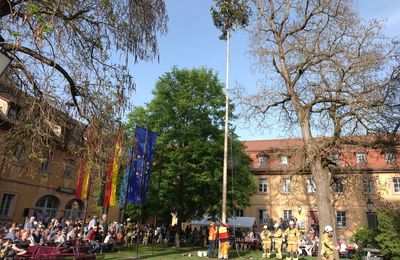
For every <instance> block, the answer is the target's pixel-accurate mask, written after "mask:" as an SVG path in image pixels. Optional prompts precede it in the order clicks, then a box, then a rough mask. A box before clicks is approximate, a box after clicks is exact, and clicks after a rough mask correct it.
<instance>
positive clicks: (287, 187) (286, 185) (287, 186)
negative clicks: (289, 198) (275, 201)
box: [282, 178, 292, 194]
mask: <svg viewBox="0 0 400 260" xmlns="http://www.w3.org/2000/svg"><path fill="white" fill-rule="evenodd" d="M291 191H292V187H291V183H290V179H289V178H284V179H282V193H283V194H289V193H290V192H291Z"/></svg>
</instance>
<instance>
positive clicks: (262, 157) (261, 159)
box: [257, 152, 268, 166]
mask: <svg viewBox="0 0 400 260" xmlns="http://www.w3.org/2000/svg"><path fill="white" fill-rule="evenodd" d="M257 158H258V166H265V165H266V164H267V158H268V155H267V154H266V153H265V152H261V153H259V154H258V155H257Z"/></svg>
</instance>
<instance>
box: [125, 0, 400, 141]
mask: <svg viewBox="0 0 400 260" xmlns="http://www.w3.org/2000/svg"><path fill="white" fill-rule="evenodd" d="M166 4H167V12H168V16H169V22H168V33H167V34H166V35H164V36H162V37H161V38H160V39H159V51H160V60H159V62H157V61H152V62H143V61H141V62H139V63H137V64H133V63H132V64H130V70H131V72H132V74H133V76H134V79H135V82H136V93H134V94H133V95H132V97H131V100H132V103H133V104H134V105H144V104H145V103H146V102H149V101H150V100H151V99H152V94H151V91H152V89H153V86H154V85H155V82H156V81H157V79H158V78H159V77H160V76H161V75H162V74H164V73H166V72H169V71H170V70H171V68H172V67H173V66H177V67H178V68H197V67H207V68H212V69H213V70H214V71H215V72H217V73H218V74H219V77H220V80H221V82H225V58H226V57H225V42H224V41H220V40H219V39H218V36H219V31H218V30H217V29H216V28H215V27H214V25H213V23H212V20H211V15H210V7H211V6H212V4H213V1H212V0H166ZM356 6H357V8H358V10H359V12H360V16H361V17H362V18H363V19H366V20H368V19H371V18H378V19H385V21H386V29H385V32H386V34H387V35H389V36H398V35H399V32H398V29H397V28H400V27H399V25H400V1H399V0H358V1H356ZM248 47H249V41H248V36H247V34H246V33H245V32H236V33H235V34H234V35H233V36H232V41H231V52H230V53H231V56H230V59H231V66H230V86H234V85H236V84H241V85H243V86H245V87H246V89H249V90H250V91H251V90H255V89H256V86H257V81H259V80H261V76H260V75H255V74H254V73H253V72H252V59H251V58H250V56H249V55H248V54H247V51H248V49H249V48H248ZM235 125H236V133H237V134H238V135H239V137H240V139H241V140H257V139H271V138H285V137H288V136H287V135H286V134H285V133H282V132H281V131H279V129H270V130H265V129H258V128H256V127H254V126H253V125H252V124H250V125H246V126H244V125H243V124H241V123H240V122H236V123H235Z"/></svg>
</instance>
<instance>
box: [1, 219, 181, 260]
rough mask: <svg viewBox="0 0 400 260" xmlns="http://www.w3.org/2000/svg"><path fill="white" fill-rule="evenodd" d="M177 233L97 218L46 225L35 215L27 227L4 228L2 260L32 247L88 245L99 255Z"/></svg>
mask: <svg viewBox="0 0 400 260" xmlns="http://www.w3.org/2000/svg"><path fill="white" fill-rule="evenodd" d="M89 218H90V217H89ZM173 231H174V229H173V228H168V227H165V226H159V227H157V228H153V226H151V225H136V224H135V223H133V222H132V221H131V220H130V219H129V218H128V219H126V221H124V222H123V223H120V222H116V221H113V222H110V223H107V222H106V221H105V220H104V219H99V218H98V217H97V216H93V217H92V218H90V221H86V223H84V222H83V220H81V219H75V220H68V219H64V218H53V219H51V220H49V221H48V222H46V221H45V220H44V219H42V218H41V219H40V220H37V219H36V217H35V216H32V217H30V218H29V221H26V223H25V224H17V223H12V224H11V225H7V226H4V227H0V246H1V249H0V250H1V251H0V259H7V258H10V257H13V256H15V255H24V254H26V253H27V249H28V247H29V246H57V247H59V246H67V247H68V246H83V245H87V246H90V250H89V253H92V254H96V253H100V252H104V251H110V250H115V249H120V247H122V246H124V245H127V246H128V245H130V244H134V243H141V244H148V243H152V242H154V243H156V242H157V243H170V242H171V240H173V239H172V236H173V235H174V234H173ZM188 239H189V238H188Z"/></svg>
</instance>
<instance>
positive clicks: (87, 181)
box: [81, 162, 91, 199]
mask: <svg viewBox="0 0 400 260" xmlns="http://www.w3.org/2000/svg"><path fill="white" fill-rule="evenodd" d="M90 166H91V165H90V162H86V165H85V172H84V177H83V185H82V194H81V199H86V198H87V196H89V195H88V191H89V185H90V170H91V167H90Z"/></svg>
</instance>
